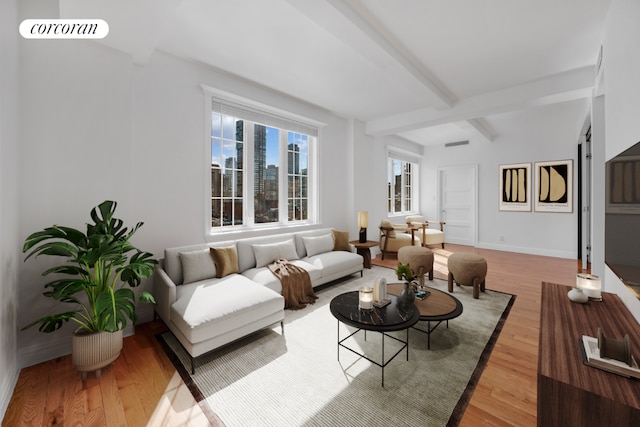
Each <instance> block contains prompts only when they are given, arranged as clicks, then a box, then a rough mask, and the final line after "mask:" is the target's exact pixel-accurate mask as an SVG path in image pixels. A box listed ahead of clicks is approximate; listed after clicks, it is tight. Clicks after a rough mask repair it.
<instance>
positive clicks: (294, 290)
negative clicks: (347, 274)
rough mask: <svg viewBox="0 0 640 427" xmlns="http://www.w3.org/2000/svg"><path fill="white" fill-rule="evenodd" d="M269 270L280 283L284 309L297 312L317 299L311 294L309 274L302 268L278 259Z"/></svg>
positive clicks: (270, 265)
mask: <svg viewBox="0 0 640 427" xmlns="http://www.w3.org/2000/svg"><path fill="white" fill-rule="evenodd" d="M268 267H269V270H271V272H272V273H273V274H275V275H276V277H277V278H278V279H280V283H282V296H283V297H284V308H289V309H291V310H299V309H301V308H305V307H306V306H307V304H313V303H315V302H316V299H318V297H317V296H316V295H315V294H314V293H313V288H312V287H311V279H310V278H309V273H307V271H306V270H305V269H304V268H301V267H298V266H297V265H293V264H291V263H289V262H288V261H287V260H286V259H283V258H278V259H276V260H275V261H274V262H273V264H269V266H268Z"/></svg>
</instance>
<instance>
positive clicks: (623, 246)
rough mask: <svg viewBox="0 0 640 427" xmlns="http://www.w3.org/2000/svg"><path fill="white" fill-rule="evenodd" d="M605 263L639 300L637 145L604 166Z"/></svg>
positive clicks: (639, 149) (639, 157) (639, 145)
mask: <svg viewBox="0 0 640 427" xmlns="http://www.w3.org/2000/svg"><path fill="white" fill-rule="evenodd" d="M605 183H606V187H605V198H606V202H605V230H604V232H605V245H604V259H605V262H606V264H607V265H608V266H609V268H610V269H611V270H612V271H613V272H614V273H615V274H616V275H617V276H618V277H619V278H620V280H622V282H624V283H625V284H626V285H627V286H628V287H629V289H631V290H632V291H633V292H634V293H635V295H636V296H637V297H638V298H640V142H638V143H637V144H635V145H633V146H631V147H630V148H628V149H627V150H625V151H623V152H622V153H620V154H618V155H617V156H615V157H613V158H612V159H611V160H609V161H608V162H607V163H606V175H605Z"/></svg>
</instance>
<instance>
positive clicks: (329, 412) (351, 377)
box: [159, 266, 515, 427]
mask: <svg viewBox="0 0 640 427" xmlns="http://www.w3.org/2000/svg"><path fill="white" fill-rule="evenodd" d="M377 277H385V278H386V279H387V281H388V282H390V283H391V282H394V281H397V280H396V279H395V277H394V272H393V270H390V269H388V268H383V267H376V266H374V267H373V269H371V270H365V275H364V277H363V278H360V277H359V275H357V274H356V275H353V276H351V277H350V278H347V279H344V280H342V281H337V282H333V283H331V284H330V285H328V286H324V287H322V288H321V289H317V290H316V295H317V296H318V297H319V299H318V301H317V302H316V303H315V304H314V305H310V306H307V308H305V309H303V310H299V311H289V310H287V311H286V314H285V328H284V336H283V335H281V333H280V327H279V326H274V327H273V328H272V329H265V330H263V331H260V332H257V333H255V334H252V335H250V336H249V337H246V338H244V339H242V340H240V341H237V342H235V343H232V344H230V345H229V346H227V347H225V348H223V349H220V350H216V351H214V352H212V353H210V354H207V355H205V356H202V357H200V358H199V359H197V362H196V373H195V375H190V371H189V370H188V368H187V367H189V366H190V364H189V363H190V362H189V358H188V356H187V354H186V352H185V351H184V349H183V348H182V347H181V346H180V344H179V343H178V342H177V341H176V340H175V338H174V337H173V335H171V333H165V334H162V335H160V336H159V340H160V342H161V343H163V344H165V345H164V347H165V350H166V351H167V353H168V354H169V356H170V357H171V358H172V361H173V363H174V364H175V365H176V368H177V369H178V372H180V375H181V376H182V378H183V379H184V381H185V383H187V385H188V386H189V387H190V390H191V391H192V393H193V395H194V397H195V398H196V400H197V401H199V402H200V405H201V406H202V407H203V408H204V409H205V413H208V416H209V417H210V419H211V421H212V423H214V424H215V423H216V422H219V421H220V420H222V422H223V423H224V424H225V425H227V426H346V425H348V426H369V427H370V426H418V425H419V426H447V425H457V424H458V423H459V421H460V419H461V417H462V414H463V413H464V410H465V408H466V406H467V404H468V402H469V399H470V397H471V394H472V393H473V388H474V387H475V384H476V383H477V381H478V379H479V378H480V375H481V373H482V369H483V368H484V366H485V364H486V361H487V359H488V357H489V354H490V352H491V350H492V348H493V346H494V343H495V340H496V339H497V336H498V334H499V333H500V329H501V327H502V324H503V323H504V321H505V319H506V317H507V315H508V313H509V310H510V308H511V305H512V304H513V301H514V299H515V296H513V295H509V294H504V293H500V292H495V291H490V290H487V292H485V293H481V295H480V299H478V300H474V299H473V298H472V296H471V288H470V287H456V289H454V294H453V295H454V296H455V297H457V298H458V299H459V300H460V301H461V302H462V304H463V307H464V311H463V313H462V315H461V316H460V317H458V318H456V319H453V320H451V321H450V322H449V325H448V327H447V325H446V323H445V322H443V323H442V324H441V325H440V326H438V328H437V329H436V330H435V331H434V332H433V333H432V335H431V349H427V335H426V334H424V333H423V332H420V331H417V330H414V329H410V330H409V341H410V343H409V361H407V360H406V355H405V352H404V351H402V352H401V353H400V354H398V356H397V357H396V358H395V359H393V360H392V361H391V362H390V363H389V364H388V365H387V366H386V367H385V370H384V387H382V386H381V374H382V372H381V368H380V367H379V366H377V365H375V364H373V363H371V362H369V361H367V360H366V359H363V358H361V357H358V356H357V355H355V354H353V353H351V352H350V351H348V350H345V349H343V348H341V349H340V360H338V347H337V333H338V329H339V333H340V338H344V337H345V336H347V335H348V334H349V333H350V332H352V331H354V330H355V329H353V328H350V327H347V326H345V325H343V324H338V322H337V320H336V319H335V318H334V317H333V315H332V314H331V312H330V311H329V302H330V301H331V299H332V298H333V297H335V296H337V295H339V294H341V293H343V292H347V291H351V290H356V289H358V288H359V287H360V286H361V285H363V284H372V283H373V280H374V279H375V278H377ZM428 283H430V285H431V286H433V287H435V288H438V289H441V290H444V291H446V286H447V284H446V282H444V281H442V280H434V281H433V282H428ZM416 326H418V327H423V328H424V327H426V324H423V322H418V324H417V325H416ZM432 326H433V323H432ZM397 334H399V335H398V336H399V337H401V338H404V337H405V336H406V332H405V331H402V332H399V333H397ZM346 344H348V345H349V346H350V347H351V348H355V349H358V350H359V351H362V352H364V354H366V355H367V356H368V357H370V358H371V359H373V360H377V361H381V357H382V355H381V348H382V346H381V344H382V342H381V334H380V333H376V332H368V333H367V335H366V341H365V337H364V333H363V332H362V331H361V332H359V333H358V334H356V335H355V336H354V337H352V338H350V339H349V340H348V341H347V342H346ZM399 346H400V344H399V343H396V342H395V340H393V339H390V338H385V340H384V349H385V360H388V358H389V357H390V356H392V355H393V354H394V353H396V351H397V350H398V349H399Z"/></svg>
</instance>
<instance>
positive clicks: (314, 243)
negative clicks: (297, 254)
mask: <svg viewBox="0 0 640 427" xmlns="http://www.w3.org/2000/svg"><path fill="white" fill-rule="evenodd" d="M302 241H303V242H304V247H305V249H306V250H307V256H314V255H318V254H323V253H325V252H331V251H333V235H332V234H326V235H324V236H317V237H303V238H302Z"/></svg>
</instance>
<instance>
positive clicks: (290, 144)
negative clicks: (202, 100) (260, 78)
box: [210, 97, 318, 233]
mask: <svg viewBox="0 0 640 427" xmlns="http://www.w3.org/2000/svg"><path fill="white" fill-rule="evenodd" d="M211 105H212V108H211V111H210V114H211V141H210V144H211V196H210V197H211V218H210V219H211V221H210V224H211V231H212V232H214V233H215V232H217V231H221V230H226V229H237V228H258V227H263V226H265V225H272V226H273V225H290V224H302V223H315V222H316V215H315V211H314V207H315V206H316V205H317V203H316V202H315V200H314V199H313V197H314V195H316V194H317V191H315V180H314V179H313V177H314V170H313V167H314V165H315V159H314V153H315V144H317V139H318V138H317V134H318V130H317V128H314V127H312V126H310V125H306V124H304V123H300V122H298V121H296V120H293V119H291V120H290V119H288V118H286V117H283V116H281V115H276V114H274V113H272V112H269V111H264V110H258V109H256V108H253V106H245V105H240V104H237V103H232V102H231V101H227V100H221V99H219V98H216V97H212V104H211Z"/></svg>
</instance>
